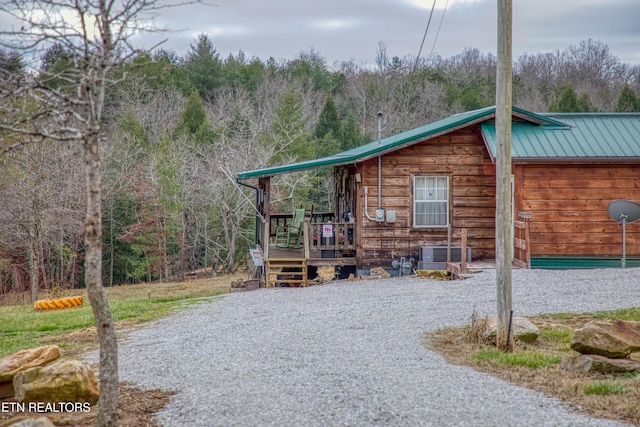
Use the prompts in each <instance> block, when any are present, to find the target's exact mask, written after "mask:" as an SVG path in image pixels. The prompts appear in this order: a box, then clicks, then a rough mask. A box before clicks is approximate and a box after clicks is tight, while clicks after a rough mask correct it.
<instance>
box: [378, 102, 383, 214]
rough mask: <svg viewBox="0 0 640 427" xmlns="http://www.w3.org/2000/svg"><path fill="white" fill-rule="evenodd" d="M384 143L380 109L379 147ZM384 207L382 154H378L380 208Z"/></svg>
mask: <svg viewBox="0 0 640 427" xmlns="http://www.w3.org/2000/svg"><path fill="white" fill-rule="evenodd" d="M381 145H382V111H378V148H380V146H381ZM380 209H382V154H378V210H380Z"/></svg>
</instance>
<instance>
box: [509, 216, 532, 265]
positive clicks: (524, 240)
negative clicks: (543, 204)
mask: <svg viewBox="0 0 640 427" xmlns="http://www.w3.org/2000/svg"><path fill="white" fill-rule="evenodd" d="M518 217H519V219H518V220H517V221H514V222H513V225H514V234H515V235H514V236H513V257H514V264H516V265H518V266H519V267H522V268H531V237H530V231H529V226H530V221H531V213H529V212H518Z"/></svg>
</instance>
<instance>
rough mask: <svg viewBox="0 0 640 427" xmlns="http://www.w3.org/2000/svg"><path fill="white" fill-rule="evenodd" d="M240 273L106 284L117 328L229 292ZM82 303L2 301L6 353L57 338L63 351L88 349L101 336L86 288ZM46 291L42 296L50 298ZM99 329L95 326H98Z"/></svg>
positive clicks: (0, 341)
mask: <svg viewBox="0 0 640 427" xmlns="http://www.w3.org/2000/svg"><path fill="white" fill-rule="evenodd" d="M233 279H234V277H229V276H227V277H224V276H223V277H216V278H209V279H198V280H193V281H191V282H181V283H153V284H141V285H126V286H114V287H110V288H106V292H107V298H108V301H109V308H110V309H111V315H112V317H113V320H114V322H115V323H116V329H117V330H122V329H126V328H128V327H132V326H134V325H136V324H139V323H142V322H146V321H149V320H154V319H157V318H159V317H161V316H164V315H166V314H168V313H170V312H172V311H174V310H176V309H178V308H180V307H184V306H185V305H189V304H194V303H198V302H202V301H208V300H210V299H211V298H216V297H217V296H219V295H221V294H224V293H227V292H228V291H229V288H230V283H231V280H233ZM69 294H70V295H71V294H72V295H83V296H84V305H83V307H81V308H71V309H65V310H51V311H35V310H34V308H33V306H32V305H31V304H28V305H25V304H22V305H11V306H0V357H4V356H6V355H9V354H12V353H15V352H16V351H18V350H22V349H25V348H31V347H39V346H41V345H45V344H50V343H56V344H57V345H58V346H60V349H61V351H62V353H63V354H65V353H75V352H78V351H82V350H83V349H84V348H86V347H87V346H89V345H90V344H93V343H94V342H95V329H91V328H93V327H94V326H95V321H94V318H93V311H92V310H91V304H90V303H89V300H88V298H87V295H86V290H72V291H69ZM46 297H47V294H46V293H44V292H43V293H41V296H40V299H45V298H46ZM92 331H93V332H92Z"/></svg>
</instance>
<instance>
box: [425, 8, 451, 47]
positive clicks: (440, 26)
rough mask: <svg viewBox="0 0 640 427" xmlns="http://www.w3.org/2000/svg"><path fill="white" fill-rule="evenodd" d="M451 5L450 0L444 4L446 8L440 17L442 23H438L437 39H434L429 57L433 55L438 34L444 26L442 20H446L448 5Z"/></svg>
mask: <svg viewBox="0 0 640 427" xmlns="http://www.w3.org/2000/svg"><path fill="white" fill-rule="evenodd" d="M448 6H449V0H447V3H446V4H445V5H444V10H443V11H442V17H441V18H440V25H438V31H437V32H436V39H435V40H434V41H433V46H431V52H429V57H431V55H433V51H434V50H435V48H436V42H437V41H438V36H439V35H440V28H442V21H444V15H445V14H446V13H447V7H448Z"/></svg>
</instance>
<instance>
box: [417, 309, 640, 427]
mask: <svg viewBox="0 0 640 427" xmlns="http://www.w3.org/2000/svg"><path fill="white" fill-rule="evenodd" d="M470 317H471V321H470V322H469V323H470V324H469V325H467V326H464V327H461V328H450V329H445V330H440V331H436V332H433V333H429V334H427V336H426V345H427V347H428V348H429V349H430V350H433V351H436V352H438V353H440V354H441V355H442V356H443V357H444V358H445V359H446V360H447V361H448V362H449V363H453V364H456V365H465V366H469V367H471V368H474V369H476V370H478V371H480V372H485V373H488V374H491V375H493V376H496V377H499V378H502V379H504V380H506V381H509V382H512V383H514V384H517V385H519V386H522V387H527V388H531V389H534V390H538V391H540V392H542V393H545V394H547V395H549V396H554V397H557V398H559V399H561V400H563V401H565V402H567V403H569V404H572V405H575V407H576V408H577V409H578V410H581V411H583V412H586V413H588V414H591V415H593V416H597V417H603V418H610V419H615V420H620V421H624V422H626V423H630V424H632V425H637V426H640V374H638V373H632V374H624V375H604V374H597V373H586V374H585V373H577V372H569V371H564V370H560V369H558V366H559V364H560V362H561V361H562V360H563V359H565V358H568V357H573V356H577V355H578V353H577V352H575V351H573V350H571V348H570V343H571V338H572V337H573V331H574V330H575V329H577V328H579V327H582V326H583V325H584V324H585V323H587V322H589V321H591V320H595V319H620V320H632V321H640V308H634V309H623V310H614V311H604V312H598V313H584V314H554V315H544V316H535V317H528V319H529V320H530V321H531V322H533V323H534V324H535V325H536V326H537V327H538V328H539V330H540V335H539V337H538V340H537V341H536V342H534V343H531V344H526V343H520V342H516V346H515V347H516V348H515V350H514V352H513V353H505V352H504V351H502V350H498V349H496V347H495V345H489V344H486V343H484V342H482V339H481V338H480V336H481V333H480V329H482V323H483V321H484V320H485V319H477V318H476V317H475V316H474V315H472V316H470ZM632 357H633V358H634V359H638V360H640V353H634V354H633V355H632Z"/></svg>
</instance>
